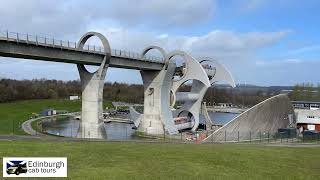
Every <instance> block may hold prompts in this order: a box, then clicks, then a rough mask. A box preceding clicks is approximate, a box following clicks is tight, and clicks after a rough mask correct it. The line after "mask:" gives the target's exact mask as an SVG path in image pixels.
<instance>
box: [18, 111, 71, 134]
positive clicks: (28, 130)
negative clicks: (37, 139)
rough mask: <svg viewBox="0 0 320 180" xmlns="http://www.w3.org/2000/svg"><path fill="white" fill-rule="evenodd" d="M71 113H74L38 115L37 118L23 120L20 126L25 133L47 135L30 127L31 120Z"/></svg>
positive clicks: (69, 114)
mask: <svg viewBox="0 0 320 180" xmlns="http://www.w3.org/2000/svg"><path fill="white" fill-rule="evenodd" d="M71 115H74V113H68V114H59V115H53V116H42V117H39V118H34V119H29V120H27V121H25V122H23V123H22V126H21V128H22V129H23V131H24V132H26V133H27V134H30V135H32V136H47V135H46V134H43V133H40V132H37V131H35V130H34V129H33V128H32V125H31V123H32V122H33V121H37V120H40V119H45V118H50V117H56V116H71Z"/></svg>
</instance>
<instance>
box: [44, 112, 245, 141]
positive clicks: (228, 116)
mask: <svg viewBox="0 0 320 180" xmlns="http://www.w3.org/2000/svg"><path fill="white" fill-rule="evenodd" d="M237 115H239V114H235V113H221V112H209V116H210V117H211V120H212V121H214V123H215V124H225V123H227V122H229V121H231V120H232V119H233V118H235V117H236V116H237ZM201 122H204V117H203V116H200V123H201ZM79 124H80V121H79V120H74V119H73V118H72V117H52V118H49V119H45V120H43V121H42V131H44V132H47V133H49V134H53V135H59V136H66V137H76V136H77V133H78V129H79ZM104 127H105V130H106V135H107V136H106V139H108V140H133V139H139V137H138V136H134V133H135V130H134V129H132V128H133V127H134V124H127V123H116V122H111V123H104Z"/></svg>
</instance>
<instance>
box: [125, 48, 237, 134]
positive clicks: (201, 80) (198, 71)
mask: <svg viewBox="0 0 320 180" xmlns="http://www.w3.org/2000/svg"><path fill="white" fill-rule="evenodd" d="M152 49H155V50H158V51H159V52H160V53H161V54H162V56H163V58H164V59H165V66H164V67H163V69H162V70H161V71H143V70H141V71H140V73H141V76H142V80H143V85H144V111H143V112H144V114H140V113H138V112H137V111H135V110H134V109H133V108H132V107H131V108H130V114H131V119H132V120H133V122H134V124H135V126H136V127H137V129H138V131H140V132H144V133H146V134H149V135H161V134H164V133H167V134H170V135H173V134H178V133H179V130H182V129H191V130H192V131H195V130H196V129H197V128H198V126H199V117H200V110H201V104H202V100H203V97H204V95H205V93H206V91H207V89H208V88H209V87H210V86H211V85H212V84H213V83H215V82H217V81H224V82H226V83H228V84H229V85H230V86H232V87H235V82H234V79H233V77H232V75H231V73H230V72H229V71H228V70H227V69H226V68H225V67H224V66H223V65H222V64H220V63H218V62H217V61H215V60H213V59H211V58H201V59H199V61H198V60H197V59H195V58H193V57H192V56H191V55H189V54H188V53H186V52H183V51H179V50H176V51H172V52H170V53H168V54H166V53H165V51H164V50H163V49H162V48H160V47H158V46H150V47H147V48H146V49H144V50H143V52H142V55H141V56H142V57H141V58H144V56H145V55H146V53H147V52H148V51H150V50H152ZM175 56H180V57H181V58H183V59H184V61H185V63H184V65H183V67H177V65H176V63H175V62H174V61H173V57H175ZM205 63H208V64H205ZM179 71H180V72H179ZM181 71H182V72H181ZM176 74H181V77H180V79H178V80H176V79H174V76H175V75H176ZM190 80H192V84H191V90H190V92H179V91H178V90H179V88H180V87H181V86H182V85H184V84H185V83H186V82H187V81H190ZM176 103H180V104H181V107H180V108H178V109H175V108H174V107H175V104H176ZM205 117H206V123H211V124H212V122H211V120H210V118H209V117H208V116H205Z"/></svg>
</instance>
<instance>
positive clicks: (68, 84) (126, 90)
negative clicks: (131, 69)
mask: <svg viewBox="0 0 320 180" xmlns="http://www.w3.org/2000/svg"><path fill="white" fill-rule="evenodd" d="M179 90H180V91H189V90H190V86H188V85H184V86H182V87H181V88H180V89H179ZM71 95H77V96H79V97H81V84H80V81H78V80H74V81H60V80H47V79H34V80H12V79H1V80H0V102H10V101H18V100H29V99H68V98H69V96H71ZM271 95H272V94H269V93H265V92H261V91H253V92H250V93H248V92H246V91H239V90H237V89H233V88H218V87H216V86H213V87H210V88H209V89H208V91H207V93H206V94H205V96H204V101H205V102H207V103H210V104H214V103H232V104H235V105H238V106H252V105H255V104H257V103H259V102H261V101H263V100H265V99H266V98H268V97H270V96H271ZM103 96H104V100H106V101H123V102H129V103H140V104H142V103H143V98H144V88H143V85H141V84H126V83H117V82H114V83H111V82H106V83H105V84H104V95H103Z"/></svg>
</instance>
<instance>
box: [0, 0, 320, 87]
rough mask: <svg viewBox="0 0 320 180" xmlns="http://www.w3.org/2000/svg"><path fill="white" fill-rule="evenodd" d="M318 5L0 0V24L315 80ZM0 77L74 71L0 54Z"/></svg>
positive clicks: (249, 0)
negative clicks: (101, 38)
mask: <svg viewBox="0 0 320 180" xmlns="http://www.w3.org/2000/svg"><path fill="white" fill-rule="evenodd" d="M319 7H320V1H317V0H307V1H298V0H241V1H239V0H229V1H225V0H201V1H199V0H174V1H173V0H109V1H107V0H101V1H98V0H97V1H94V0H91V1H84V0H83V1H82V0H69V1H65V0H61V1H60V0H56V1H43V0H28V1H26V0H7V1H5V0H3V1H1V6H0V30H1V31H5V30H7V29H8V30H10V31H13V32H21V33H29V34H39V35H43V36H47V37H55V38H56V39H62V40H72V41H77V40H78V39H79V38H80V37H81V36H82V34H84V33H85V32H87V31H97V32H101V33H102V34H104V35H105V36H106V37H107V38H108V40H109V42H110V45H111V48H112V49H126V50H131V51H135V52H141V50H142V49H143V48H144V47H146V46H149V45H159V46H162V47H164V48H165V50H166V51H167V52H169V51H172V50H176V49H181V50H184V51H186V52H188V53H190V54H191V55H192V56H194V57H201V56H210V57H213V58H215V59H216V60H218V61H219V62H221V63H222V64H224V65H225V66H226V67H227V68H228V69H229V70H230V71H231V73H232V74H233V76H234V78H235V80H236V82H237V83H239V82H240V83H244V82H246V83H247V84H249V83H250V84H256V85H267V86H268V85H294V84H296V83H300V82H312V83H318V82H319V78H320V75H319V71H318V68H319V67H320V59H319V56H320V37H319V36H318V34H319V27H320V22H319V20H318V17H320V11H319ZM92 43H95V41H92ZM0 77H6V78H14V79H33V78H47V79H60V80H74V79H79V74H78V72H77V68H76V66H75V65H72V64H63V63H52V62H43V61H30V60H21V59H10V58H0ZM106 81H112V82H114V81H117V82H128V83H141V82H142V81H141V77H140V74H139V72H138V71H135V70H125V69H113V68H109V69H108V74H107V78H106Z"/></svg>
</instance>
